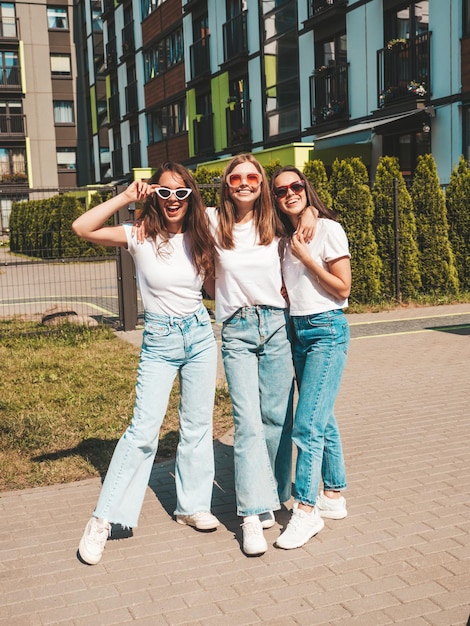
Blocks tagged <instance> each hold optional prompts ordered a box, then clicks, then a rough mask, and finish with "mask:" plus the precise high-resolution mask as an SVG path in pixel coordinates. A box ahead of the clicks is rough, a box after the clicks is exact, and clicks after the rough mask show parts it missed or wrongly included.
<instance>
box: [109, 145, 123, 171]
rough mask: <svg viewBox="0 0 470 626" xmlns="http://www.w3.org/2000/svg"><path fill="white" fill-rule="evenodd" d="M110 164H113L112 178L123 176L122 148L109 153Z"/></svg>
mask: <svg viewBox="0 0 470 626" xmlns="http://www.w3.org/2000/svg"><path fill="white" fill-rule="evenodd" d="M111 163H112V164H113V176H114V178H118V177H120V176H123V174H124V171H123V167H122V148H118V149H117V150H113V151H112V153H111Z"/></svg>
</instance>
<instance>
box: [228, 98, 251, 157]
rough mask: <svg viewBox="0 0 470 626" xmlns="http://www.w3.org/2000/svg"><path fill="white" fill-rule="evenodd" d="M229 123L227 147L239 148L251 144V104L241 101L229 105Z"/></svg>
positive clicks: (247, 101)
mask: <svg viewBox="0 0 470 626" xmlns="http://www.w3.org/2000/svg"><path fill="white" fill-rule="evenodd" d="M225 116H226V121H227V147H229V148H238V147H241V146H244V145H245V144H249V143H251V128H250V102H249V100H240V101H238V102H232V103H229V106H228V107H227V108H226V109H225Z"/></svg>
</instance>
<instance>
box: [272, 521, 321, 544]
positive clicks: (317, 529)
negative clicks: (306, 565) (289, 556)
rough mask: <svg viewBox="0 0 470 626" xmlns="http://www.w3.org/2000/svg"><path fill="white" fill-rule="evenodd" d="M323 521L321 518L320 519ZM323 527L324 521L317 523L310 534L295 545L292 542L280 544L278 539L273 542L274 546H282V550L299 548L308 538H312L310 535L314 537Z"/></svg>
mask: <svg viewBox="0 0 470 626" xmlns="http://www.w3.org/2000/svg"><path fill="white" fill-rule="evenodd" d="M322 522H323V520H322ZM324 527H325V523H324V522H323V523H322V525H321V526H320V525H319V528H316V529H315V530H314V531H313V532H312V534H311V535H310V536H309V537H307V539H305V541H302V543H296V544H295V545H293V544H289V545H281V544H280V543H278V541H279V540H278V541H276V543H275V544H274V545H275V546H276V548H282V550H295V549H296V548H301V547H302V546H304V545H305V544H306V543H307V542H308V541H310V539H312V537H315V535H318V533H319V532H320V531H321V530H323V528H324Z"/></svg>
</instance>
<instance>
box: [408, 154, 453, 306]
mask: <svg viewBox="0 0 470 626" xmlns="http://www.w3.org/2000/svg"><path fill="white" fill-rule="evenodd" d="M411 198H412V200H413V206H414V210H415V216H416V230H417V241H418V249H419V253H420V255H419V266H420V274H421V282H422V284H423V289H424V290H425V292H431V293H440V294H449V293H450V294H455V293H457V292H458V288H459V283H458V276H457V270H456V267H455V261H454V254H453V252H452V247H451V245H450V240H449V227H448V224H447V209H446V201H445V195H444V191H443V190H442V189H441V186H440V184H439V178H438V175H437V168H436V163H435V161H434V157H433V156H432V154H424V155H421V156H419V157H418V163H417V166H416V169H415V172H414V175H413V183H412V186H411Z"/></svg>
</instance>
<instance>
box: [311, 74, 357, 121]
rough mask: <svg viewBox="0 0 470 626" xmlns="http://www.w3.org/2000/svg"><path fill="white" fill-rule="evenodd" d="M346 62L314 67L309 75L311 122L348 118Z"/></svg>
mask: <svg viewBox="0 0 470 626" xmlns="http://www.w3.org/2000/svg"><path fill="white" fill-rule="evenodd" d="M348 102H349V98H348V65H347V63H343V64H338V65H331V66H326V65H323V66H322V67H319V68H318V69H316V70H315V71H314V73H313V76H310V110H311V124H312V126H318V125H320V124H326V123H328V122H334V121H346V120H348V119H349V105H348Z"/></svg>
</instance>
